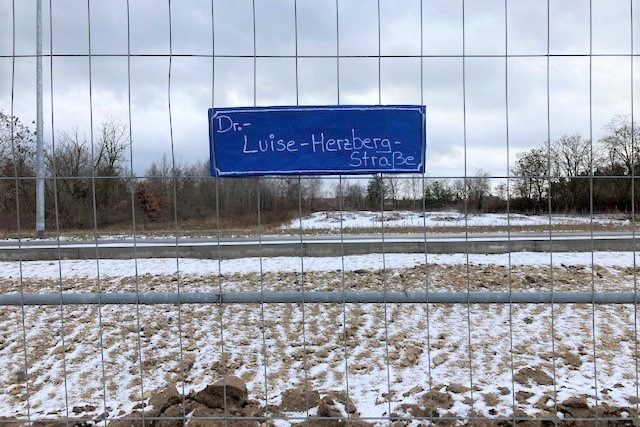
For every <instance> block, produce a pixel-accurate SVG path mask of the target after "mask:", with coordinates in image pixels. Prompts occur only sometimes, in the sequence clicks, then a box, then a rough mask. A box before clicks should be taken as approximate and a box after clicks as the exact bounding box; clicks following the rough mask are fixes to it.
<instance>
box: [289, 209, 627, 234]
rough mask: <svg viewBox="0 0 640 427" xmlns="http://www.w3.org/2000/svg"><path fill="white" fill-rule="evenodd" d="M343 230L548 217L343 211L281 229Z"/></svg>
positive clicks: (584, 220)
mask: <svg viewBox="0 0 640 427" xmlns="http://www.w3.org/2000/svg"><path fill="white" fill-rule="evenodd" d="M341 218H342V227H343V228H345V229H358V228H379V227H381V224H382V220H383V219H384V226H385V227H408V228H415V227H423V226H426V227H429V228H440V227H465V225H467V226H468V227H506V226H507V225H509V224H510V225H511V226H513V227H518V226H525V227H526V226H549V216H548V215H523V214H516V213H513V214H509V215H508V216H507V215H506V214H494V213H481V214H471V213H470V214H468V215H467V219H466V222H465V215H464V213H460V212H457V211H438V212H426V213H425V214H424V215H423V213H422V212H415V211H388V212H387V211H385V212H384V214H381V213H380V211H345V212H342V216H341V214H340V212H329V211H326V212H314V213H312V214H311V215H309V216H306V217H304V218H303V219H302V224H301V223H300V219H294V220H292V221H291V222H289V223H288V224H285V225H284V226H283V227H282V228H285V229H295V228H298V229H299V228H300V227H301V226H302V228H303V229H329V230H330V229H339V228H340V219H341ZM593 222H594V224H617V225H626V224H629V219H628V218H627V217H625V216H624V215H594V216H593ZM590 223H591V217H590V216H589V215H551V224H552V225H554V226H556V225H568V226H570V225H588V224H590Z"/></svg>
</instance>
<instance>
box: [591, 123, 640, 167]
mask: <svg viewBox="0 0 640 427" xmlns="http://www.w3.org/2000/svg"><path fill="white" fill-rule="evenodd" d="M604 129H605V130H606V131H607V135H605V136H604V137H603V138H601V139H600V143H601V144H602V149H603V157H604V158H605V160H606V161H607V165H608V167H609V169H610V171H611V172H612V173H619V174H622V175H631V172H632V168H633V167H634V165H637V164H638V160H639V159H640V156H639V153H638V145H637V144H638V136H639V135H640V133H639V130H638V128H637V126H635V124H634V125H633V126H632V124H631V118H630V117H629V116H621V115H618V116H615V117H614V118H613V119H612V120H611V121H610V122H609V123H607V124H606V125H605V126H604ZM620 167H622V170H621V171H620V172H618V171H617V170H616V169H619V168H620Z"/></svg>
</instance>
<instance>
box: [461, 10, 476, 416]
mask: <svg viewBox="0 0 640 427" xmlns="http://www.w3.org/2000/svg"><path fill="white" fill-rule="evenodd" d="M464 6H465V0H462V128H463V143H464V242H465V281H466V284H467V294H470V293H471V279H470V272H469V202H468V199H469V182H468V176H467V55H466V53H467V50H466V32H465V8H464ZM467 326H468V329H467V332H468V334H467V351H468V358H469V393H470V397H471V412H470V413H471V414H473V413H474V401H473V358H472V356H471V353H472V350H471V303H470V302H469V301H467Z"/></svg>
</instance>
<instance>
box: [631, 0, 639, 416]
mask: <svg viewBox="0 0 640 427" xmlns="http://www.w3.org/2000/svg"><path fill="white" fill-rule="evenodd" d="M629 28H630V48H631V56H630V57H629V60H630V63H631V82H630V89H631V242H632V246H633V250H632V253H633V294H634V296H635V302H634V304H633V345H634V361H635V369H634V371H635V372H634V374H635V375H634V376H635V382H636V395H635V397H636V404H635V407H636V418H638V417H640V384H639V380H640V378H639V377H638V368H639V366H638V280H637V271H636V186H635V183H636V156H637V155H638V148H637V147H636V137H635V119H634V93H633V88H634V81H633V76H634V73H633V71H634V70H633V65H634V64H633V57H634V51H633V0H629Z"/></svg>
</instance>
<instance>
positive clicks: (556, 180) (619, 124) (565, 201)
mask: <svg viewBox="0 0 640 427" xmlns="http://www.w3.org/2000/svg"><path fill="white" fill-rule="evenodd" d="M605 131H606V132H605V135H604V136H603V137H602V138H600V139H599V140H598V141H593V143H592V141H591V140H589V139H588V138H585V137H583V136H581V135H579V134H574V135H565V136H562V137H561V138H558V139H556V140H554V141H551V142H547V143H545V144H544V145H543V146H540V147H536V148H532V149H530V150H528V151H525V152H522V153H520V154H518V156H517V160H516V163H515V165H514V166H513V167H512V168H511V174H512V175H513V176H514V177H518V178H516V179H514V180H513V197H514V198H515V202H516V203H515V206H516V208H518V209H523V210H529V211H543V210H545V209H548V205H549V202H550V201H551V205H552V208H553V209H557V210H563V211H585V210H589V209H590V205H591V202H592V200H591V197H593V200H594V201H595V203H596V204H597V206H598V207H599V208H600V209H607V210H619V211H628V210H630V209H631V187H632V180H631V179H630V177H632V176H638V173H639V172H640V152H639V151H638V137H639V136H640V134H639V130H638V128H637V126H635V125H632V124H631V122H630V120H629V118H628V117H625V116H616V117H614V118H613V120H611V121H610V122H609V123H608V124H607V125H606V127H605ZM550 197H551V200H549V198H550ZM635 197H638V193H636V194H635Z"/></svg>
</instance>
